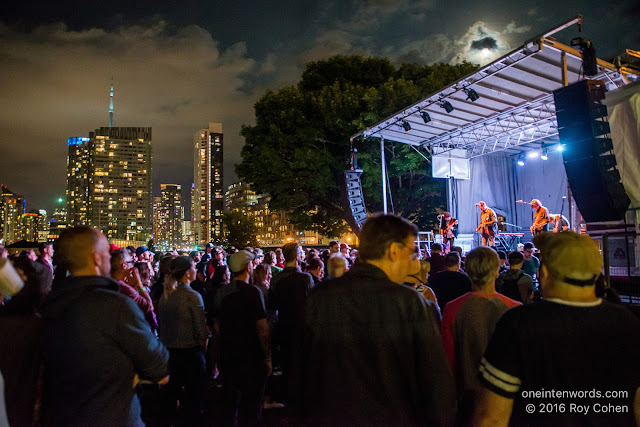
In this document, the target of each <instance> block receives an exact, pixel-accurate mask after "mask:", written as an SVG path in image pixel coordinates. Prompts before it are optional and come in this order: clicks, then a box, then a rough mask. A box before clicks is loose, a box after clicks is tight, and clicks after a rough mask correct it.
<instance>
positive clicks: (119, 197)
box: [89, 127, 152, 240]
mask: <svg viewBox="0 0 640 427" xmlns="http://www.w3.org/2000/svg"><path fill="white" fill-rule="evenodd" d="M89 140H90V141H89V158H90V169H91V171H92V173H91V175H90V178H89V200H90V203H91V214H90V221H91V222H90V223H91V225H93V226H94V227H97V228H99V229H101V230H102V231H103V233H105V235H106V236H107V238H115V239H127V240H145V239H146V238H147V236H148V235H149V234H150V233H151V197H152V192H151V128H150V127H112V128H109V127H102V128H100V129H96V130H95V131H94V132H91V133H89Z"/></svg>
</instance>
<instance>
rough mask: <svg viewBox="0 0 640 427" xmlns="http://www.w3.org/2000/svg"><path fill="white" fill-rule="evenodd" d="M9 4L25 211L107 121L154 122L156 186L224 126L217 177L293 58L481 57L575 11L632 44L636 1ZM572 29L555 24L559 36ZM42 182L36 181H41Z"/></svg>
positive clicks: (228, 172) (48, 203)
mask: <svg viewBox="0 0 640 427" xmlns="http://www.w3.org/2000/svg"><path fill="white" fill-rule="evenodd" d="M138 6H139V5H138V4H136V7H134V6H133V5H132V4H129V3H126V2H118V1H115V2H110V3H108V4H104V5H89V4H83V3H73V2H72V3H69V4H61V5H53V4H48V3H46V2H27V3H25V4H19V3H17V2H15V3H12V4H7V5H2V6H0V11H1V13H0V16H2V18H0V40H2V43H0V56H1V57H2V58H3V60H2V61H0V79H2V81H3V91H2V92H0V105H1V108H2V111H3V113H4V114H3V115H2V117H0V129H2V132H0V152H1V153H2V156H0V157H1V158H0V183H2V184H5V185H7V186H8V187H10V188H12V189H13V191H16V192H17V193H19V194H22V195H24V197H25V198H26V199H27V203H28V205H29V207H30V208H34V209H40V208H44V209H47V210H49V211H52V210H53V208H54V207H55V201H56V200H57V198H58V197H61V196H63V195H64V190H65V184H66V183H65V175H66V174H65V169H66V164H65V163H66V154H67V153H66V150H67V144H66V142H67V139H68V138H70V137H80V136H88V135H86V131H87V129H95V128H96V127H100V126H107V124H108V107H109V89H110V83H111V81H112V80H111V79H112V78H113V82H114V84H115V118H114V126H119V127H127V126H145V127H152V128H153V129H154V164H153V183H154V188H153V194H154V195H159V194H160V191H159V190H160V184H161V183H176V184H180V185H182V186H183V188H185V189H186V188H188V187H187V186H188V185H190V183H191V182H192V176H193V169H192V168H193V166H192V161H193V159H192V151H191V150H192V147H191V145H192V137H193V132H194V130H196V129H200V128H203V127H206V124H207V123H209V122H210V121H216V122H222V123H224V124H225V130H226V131H225V164H224V177H225V182H224V187H225V188H226V187H227V186H228V185H229V184H230V183H232V182H235V181H236V180H237V177H236V176H235V173H234V170H233V164H234V163H236V162H238V161H239V160H240V150H241V147H242V144H243V142H244V141H243V140H242V138H241V136H240V135H239V132H240V127H241V125H242V124H253V120H254V114H253V104H254V103H255V102H256V101H257V100H258V99H259V98H260V97H261V96H262V95H263V94H264V92H265V91H266V90H267V89H279V88H281V87H283V86H285V85H289V84H295V83H296V82H297V81H298V80H299V77H300V73H301V71H302V70H303V69H304V64H305V63H306V62H308V61H312V60H318V59H322V58H327V57H329V56H331V55H334V54H364V55H378V56H385V57H389V58H391V59H392V60H393V61H394V62H397V63H399V62H419V63H433V62H439V61H444V62H451V61H456V60H460V59H466V60H470V61H472V62H476V63H480V64H483V63H487V62H489V61H491V60H493V59H496V58H497V57H499V56H501V55H503V54H505V53H506V52H508V51H509V50H511V49H514V48H516V47H518V46H520V45H522V44H524V42H525V41H526V40H528V39H530V38H531V37H533V36H535V35H536V34H539V33H541V32H543V31H545V30H546V29H549V28H552V27H554V26H556V25H557V24H558V23H560V22H562V21H565V20H567V19H570V18H572V17H574V16H575V15H577V14H578V13H582V15H583V18H584V25H583V33H582V34H581V35H583V36H585V37H588V38H590V39H591V40H592V41H593V42H594V44H595V46H596V49H597V52H598V56H599V57H601V58H605V59H606V58H607V57H609V56H610V55H613V54H616V53H619V52H620V51H621V50H622V49H624V48H631V49H636V50H638V49H640V30H639V29H638V27H637V25H636V24H635V23H636V22H637V18H638V16H639V15H640V10H639V7H638V5H637V2H632V1H630V0H621V1H618V2H615V3H613V4H597V3H596V2H594V1H589V2H580V3H577V2H564V3H560V4H557V3H556V2H553V3H552V2H551V1H547V0H545V1H542V2H537V3H536V4H535V7H528V6H524V7H523V6H522V5H518V4H513V3H511V2H506V1H504V0H500V1H498V0H496V1H491V2H489V3H483V4H475V3H471V2H461V3H459V4H457V5H456V7H455V8H447V9H443V8H442V7H441V6H440V5H438V4H436V3H435V2H433V1H431V0H425V1H417V2H409V1H403V0H400V1H394V2H388V1H383V0H375V1H374V0H371V1H355V2H351V3H344V2H338V1H325V2H319V1H309V2H304V4H302V3H298V2H296V3H290V4H277V5H267V4H253V3H251V2H248V1H240V2H233V3H231V2H211V3H205V2H202V3H200V2H195V3H190V7H177V6H175V7H174V6H169V5H168V4H162V3H156V2H154V3H151V2H149V4H147V5H146V7H138ZM578 35H580V34H578V33H577V32H576V30H575V28H574V29H567V30H566V31H564V32H561V33H558V34H557V36H558V39H559V40H560V41H562V42H564V43H567V44H569V42H570V39H571V38H572V37H575V36H578ZM43 183H46V185H43Z"/></svg>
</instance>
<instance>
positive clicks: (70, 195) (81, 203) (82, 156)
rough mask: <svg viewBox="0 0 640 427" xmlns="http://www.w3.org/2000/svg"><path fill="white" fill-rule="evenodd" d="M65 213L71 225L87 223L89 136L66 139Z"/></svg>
mask: <svg viewBox="0 0 640 427" xmlns="http://www.w3.org/2000/svg"><path fill="white" fill-rule="evenodd" d="M67 145H68V146H69V154H68V156H67V213H68V215H69V216H68V221H69V224H71V225H81V224H87V221H88V214H89V177H90V174H91V172H90V170H89V138H87V137H83V136H80V137H75V138H69V139H68V140H67Z"/></svg>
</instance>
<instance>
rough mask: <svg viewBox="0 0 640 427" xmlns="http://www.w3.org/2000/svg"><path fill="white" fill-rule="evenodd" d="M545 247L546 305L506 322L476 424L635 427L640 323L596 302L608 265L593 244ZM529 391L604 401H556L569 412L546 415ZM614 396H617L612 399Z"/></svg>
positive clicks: (489, 358)
mask: <svg viewBox="0 0 640 427" xmlns="http://www.w3.org/2000/svg"><path fill="white" fill-rule="evenodd" d="M536 244H538V243H536ZM539 247H540V248H541V251H542V252H543V254H544V258H543V263H542V265H541V267H540V287H541V289H542V294H543V296H544V300H542V301H539V302H534V303H533V304H529V305H525V306H522V307H516V308H514V309H512V310H509V311H507V312H506V313H505V314H504V315H503V316H502V318H501V319H500V320H499V321H498V324H497V325H496V328H495V332H494V334H493V337H492V338H491V341H490V342H489V345H488V347H487V350H486V352H485V355H484V358H483V359H482V361H481V364H480V373H481V377H480V378H481V381H482V383H483V386H484V388H483V390H482V392H481V394H480V396H479V399H478V401H477V404H476V409H475V413H474V418H475V419H474V422H475V424H476V425H480V426H484V425H486V426H495V425H507V424H511V425H563V426H564V425H616V426H619V425H635V424H636V422H637V420H638V419H640V405H638V401H639V398H640V395H639V393H638V391H639V386H640V366H639V365H638V360H640V320H638V319H637V318H636V317H635V316H634V315H633V314H632V313H631V312H630V311H629V310H628V309H626V308H625V307H621V306H618V305H615V304H610V303H608V302H606V301H603V300H601V299H599V298H598V297H597V296H596V294H595V283H596V280H597V278H598V276H599V275H600V271H601V269H602V258H601V255H600V252H599V250H598V247H597V245H596V244H595V243H594V242H593V241H592V240H591V238H590V237H589V236H587V235H580V234H576V233H574V232H571V231H566V232H563V233H557V234H553V236H552V237H550V238H548V239H545V241H544V244H542V243H541V244H540V246H539ZM612 363H613V364H614V365H612ZM525 390H526V391H527V392H531V393H536V392H542V391H544V390H555V391H556V393H568V392H570V391H572V390H574V391H575V390H580V391H589V392H590V391H595V392H597V393H602V394H603V396H602V397H601V398H600V399H594V397H596V396H594V394H593V393H589V392H587V393H585V394H584V395H579V394H578V395H572V396H570V397H569V396H567V395H560V396H557V395H556V396H554V399H553V402H551V401H549V402H548V403H551V404H552V405H553V407H554V408H563V409H564V410H560V409H557V410H549V411H542V410H540V406H539V405H540V404H541V403H547V401H545V400H544V399H542V400H539V399H533V398H528V396H527V394H525V393H524V391H525ZM608 392H614V393H616V395H615V396H604V393H608ZM634 402H635V404H634ZM530 405H534V406H535V411H531V410H529V409H530V408H531V406H530ZM560 405H562V406H560ZM571 408H574V409H573V410H572V409H571ZM575 408H583V409H582V410H579V411H577V410H575ZM616 408H627V409H626V410H620V409H616ZM585 409H588V411H586V410H585ZM634 415H635V419H634Z"/></svg>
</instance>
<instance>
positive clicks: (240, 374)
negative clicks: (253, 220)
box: [214, 250, 272, 425]
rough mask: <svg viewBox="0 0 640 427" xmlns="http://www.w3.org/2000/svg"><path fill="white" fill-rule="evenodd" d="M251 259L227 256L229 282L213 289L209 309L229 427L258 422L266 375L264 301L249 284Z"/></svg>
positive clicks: (267, 351)
mask: <svg viewBox="0 0 640 427" xmlns="http://www.w3.org/2000/svg"><path fill="white" fill-rule="evenodd" d="M254 259H255V254H254V253H253V252H249V251H247V250H241V251H238V252H236V253H235V254H233V255H231V256H229V258H228V265H229V269H230V270H231V273H232V274H233V281H232V282H231V283H229V284H228V285H225V286H223V287H221V288H220V289H219V290H218V293H217V295H216V303H215V308H214V316H215V318H216V326H217V327H218V328H219V331H220V370H221V372H222V378H223V381H224V393H225V400H226V404H225V410H226V411H228V412H227V414H226V416H227V418H228V419H227V420H225V421H226V422H225V424H229V425H238V424H240V425H255V424H259V423H260V418H261V416H262V399H263V396H264V387H265V384H266V381H267V377H268V376H269V375H271V371H272V364H271V347H270V342H269V326H268V325H267V319H266V314H265V308H264V300H263V298H262V293H261V292H260V290H258V288H257V287H255V286H252V285H250V284H249V283H250V282H251V275H252V273H253V260H254Z"/></svg>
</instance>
